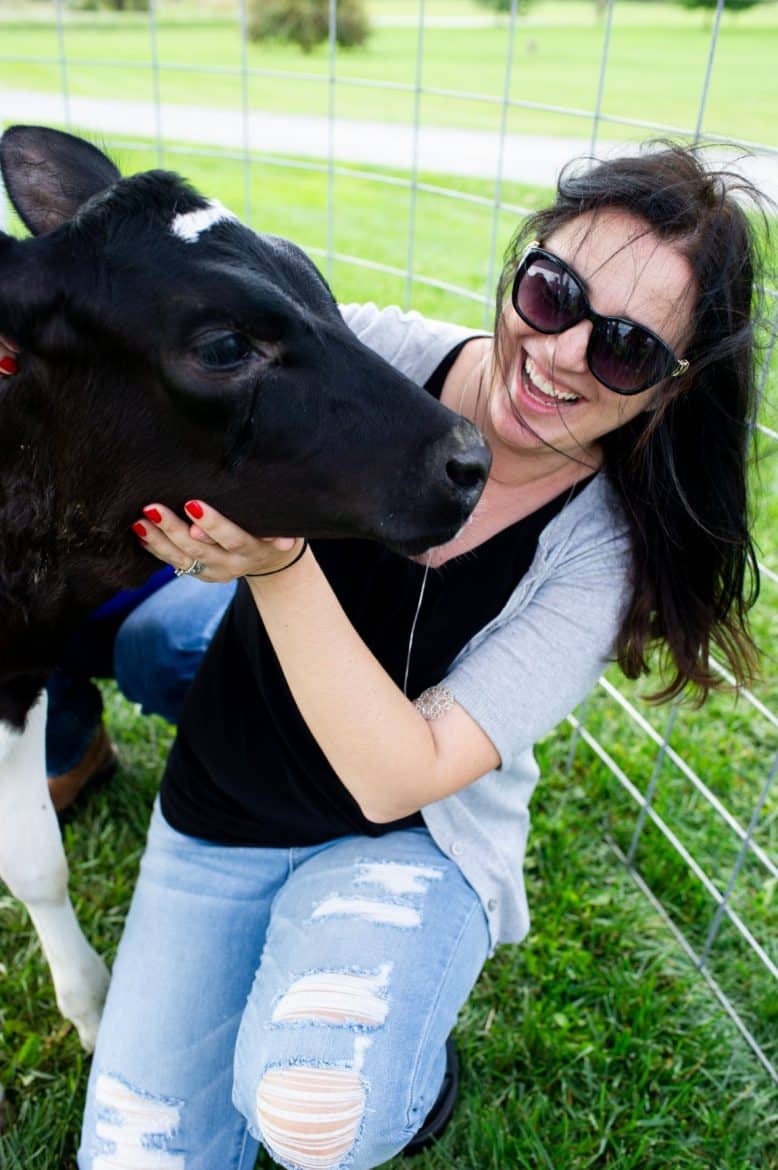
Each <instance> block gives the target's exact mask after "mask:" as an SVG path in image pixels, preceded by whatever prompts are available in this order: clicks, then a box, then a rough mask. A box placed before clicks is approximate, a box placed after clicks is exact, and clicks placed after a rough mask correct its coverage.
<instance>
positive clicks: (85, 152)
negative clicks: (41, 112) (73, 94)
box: [0, 126, 120, 236]
mask: <svg viewBox="0 0 778 1170" xmlns="http://www.w3.org/2000/svg"><path fill="white" fill-rule="evenodd" d="M0 170H2V174H3V181H4V183H5V186H6V190H7V191H8V196H9V198H10V200H11V203H12V204H13V206H14V207H15V208H16V210H17V212H18V213H19V217H20V218H21V220H22V222H23V223H24V224H25V225H26V226H27V227H28V228H29V229H30V231H31V232H32V233H33V234H34V235H36V236H37V235H40V234H41V232H49V231H52V229H53V228H56V227H59V225H60V224H61V223H65V222H66V221H67V220H69V219H72V218H73V216H74V215H75V214H76V212H77V211H78V209H79V207H81V206H83V204H84V203H86V201H87V199H91V197H92V196H93V195H96V194H97V192H98V191H104V190H105V188H106V187H110V186H111V185H112V184H113V183H115V182H116V180H117V179H118V178H120V175H119V171H118V170H117V169H116V167H115V166H114V164H113V163H112V162H111V160H110V159H109V158H108V157H107V155H105V154H103V152H102V151H100V150H98V149H97V147H96V146H92V145H91V144H90V143H89V142H85V141H84V139H83V138H76V137H75V136H74V135H72V134H65V133H64V132H63V131H61V130H50V129H49V128H48V127H46V126H11V127H10V128H9V129H8V130H6V132H5V133H4V134H3V136H2V138H0Z"/></svg>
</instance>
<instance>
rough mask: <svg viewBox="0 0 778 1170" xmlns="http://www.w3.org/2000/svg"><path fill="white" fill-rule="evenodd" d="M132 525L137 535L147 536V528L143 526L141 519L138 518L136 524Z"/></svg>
mask: <svg viewBox="0 0 778 1170" xmlns="http://www.w3.org/2000/svg"><path fill="white" fill-rule="evenodd" d="M130 527H131V528H132V531H133V532H134V533H135V535H136V536H140V537H141V538H143V537H145V536H146V529H145V528H144V527H143V525H142V524H141V522H140V520H137V521H136V522H135V523H134V524H132V525H130Z"/></svg>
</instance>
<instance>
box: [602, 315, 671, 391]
mask: <svg viewBox="0 0 778 1170" xmlns="http://www.w3.org/2000/svg"><path fill="white" fill-rule="evenodd" d="M589 363H590V369H591V371H592V373H593V374H594V376H595V378H599V379H600V381H602V382H604V383H605V385H606V386H610V387H611V389H612V390H620V391H621V392H622V393H625V394H629V393H638V391H640V390H643V389H646V388H648V387H649V386H653V385H654V384H655V383H656V382H661V380H662V378H664V377H666V376H667V374H668V372H669V366H670V365H671V358H670V355H669V352H668V351H667V350H666V349H665V347H664V346H663V345H662V344H661V342H660V341H659V340H658V339H657V338H656V337H652V336H651V334H650V333H648V332H647V331H646V330H645V329H641V328H640V326H639V325H630V324H629V323H628V322H626V321H616V320H613V319H608V318H605V319H601V320H600V321H598V322H597V324H596V326H595V328H594V331H593V333H592V338H591V341H590V342H589Z"/></svg>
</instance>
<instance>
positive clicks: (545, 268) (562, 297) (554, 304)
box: [513, 256, 588, 333]
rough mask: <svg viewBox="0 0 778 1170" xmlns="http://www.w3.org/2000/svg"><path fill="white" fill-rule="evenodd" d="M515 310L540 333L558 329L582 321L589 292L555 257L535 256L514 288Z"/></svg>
mask: <svg viewBox="0 0 778 1170" xmlns="http://www.w3.org/2000/svg"><path fill="white" fill-rule="evenodd" d="M513 303H514V306H515V308H516V311H517V312H518V313H519V314H520V316H522V317H523V318H524V320H525V321H527V322H528V324H530V325H531V326H532V327H533V328H534V329H538V330H540V332H541V333H559V332H561V331H562V330H563V329H568V328H569V327H570V326H571V325H574V324H575V323H576V321H580V320H581V318H582V317H583V315H584V314H585V312H586V309H587V307H588V306H587V301H586V294H585V293H584V291H583V289H582V288H581V287H580V286H579V285H578V284H577V283H576V281H575V280H574V279H573V277H572V276H571V274H570V273H569V272H567V271H565V269H564V268H563V267H562V266H561V265H560V264H557V263H555V261H554V259H553V257H547V256H533V257H531V258H530V260H529V261H528V263H527V265H526V267H525V269H524V271H523V272H522V273H521V275H520V276H519V278H518V280H517V281H516V284H515V286H514V290H513Z"/></svg>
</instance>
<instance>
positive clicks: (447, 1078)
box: [402, 1036, 459, 1158]
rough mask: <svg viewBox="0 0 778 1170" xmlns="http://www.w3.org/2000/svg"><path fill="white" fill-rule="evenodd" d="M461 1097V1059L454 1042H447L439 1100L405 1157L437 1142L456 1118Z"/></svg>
mask: <svg viewBox="0 0 778 1170" xmlns="http://www.w3.org/2000/svg"><path fill="white" fill-rule="evenodd" d="M458 1096H459V1058H458V1056H457V1050H456V1048H455V1047H454V1041H453V1040H452V1039H451V1037H450V1036H449V1038H448V1040H447V1041H446V1072H445V1075H444V1077H443V1084H442V1086H441V1089H440V1092H439V1093H438V1099H437V1101H436V1102H435V1104H434V1105H433V1106H432V1108H431V1109H430V1111H429V1113H428V1114H427V1116H426V1117H425V1119H424V1124H423V1125H422V1127H421V1129H420V1130H419V1132H418V1133H416V1134H414V1136H413V1137H412V1138H411V1140H410V1141H409V1142H408V1145H407V1146H406V1147H405V1149H404V1150H403V1151H402V1154H403V1157H406V1158H408V1157H411V1156H412V1155H413V1154H418V1153H419V1152H420V1151H421V1150H425V1149H426V1148H427V1146H431V1145H432V1143H433V1142H436V1141H437V1140H438V1138H439V1137H440V1136H441V1134H442V1133H443V1131H444V1129H445V1128H446V1126H447V1125H448V1123H449V1121H451V1118H452V1117H453V1116H454V1106H455V1105H456V1103H457V1097H458Z"/></svg>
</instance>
